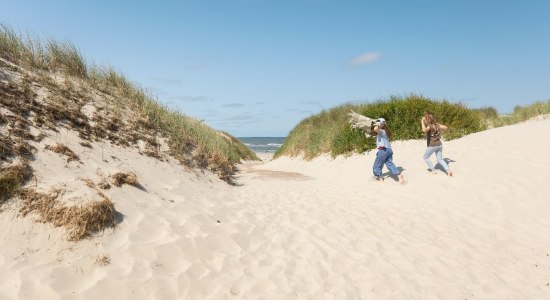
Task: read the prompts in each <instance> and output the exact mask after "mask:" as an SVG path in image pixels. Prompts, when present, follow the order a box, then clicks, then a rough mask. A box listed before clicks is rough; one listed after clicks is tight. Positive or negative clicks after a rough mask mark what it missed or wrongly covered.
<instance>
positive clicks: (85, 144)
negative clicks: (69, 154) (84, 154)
mask: <svg viewBox="0 0 550 300" xmlns="http://www.w3.org/2000/svg"><path fill="white" fill-rule="evenodd" d="M80 146H82V147H86V148H90V149H92V148H93V147H92V144H90V143H88V142H80Z"/></svg>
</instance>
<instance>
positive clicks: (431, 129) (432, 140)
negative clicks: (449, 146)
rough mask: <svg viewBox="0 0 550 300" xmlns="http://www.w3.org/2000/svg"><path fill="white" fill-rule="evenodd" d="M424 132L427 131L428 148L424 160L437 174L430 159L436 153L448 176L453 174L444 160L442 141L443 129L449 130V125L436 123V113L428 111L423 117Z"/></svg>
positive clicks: (430, 169)
mask: <svg viewBox="0 0 550 300" xmlns="http://www.w3.org/2000/svg"><path fill="white" fill-rule="evenodd" d="M420 123H421V124H422V132H424V133H426V143H427V146H428V147H427V148H426V151H425V152H424V161H425V162H426V164H427V165H428V169H429V171H430V172H431V173H432V174H435V173H436V172H435V169H434V166H433V164H432V161H431V160H430V156H432V154H434V153H435V157H436V158H437V162H438V163H439V164H440V165H441V166H442V167H443V169H444V170H445V173H447V175H448V176H453V172H452V171H451V170H450V169H449V166H448V165H447V163H446V162H445V160H443V143H441V131H442V130H447V126H445V125H443V124H438V123H436V119H435V116H434V114H432V113H429V112H426V113H424V117H423V118H422V120H421V122H420Z"/></svg>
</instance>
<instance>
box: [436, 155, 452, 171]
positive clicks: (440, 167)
mask: <svg viewBox="0 0 550 300" xmlns="http://www.w3.org/2000/svg"><path fill="white" fill-rule="evenodd" d="M443 160H444V161H445V163H447V166H449V169H451V163H454V162H456V160H453V159H451V158H448V157H446V158H444V159H443ZM434 169H437V170H439V171H441V172H443V173H445V169H443V166H442V165H441V164H439V163H436V165H435V166H434Z"/></svg>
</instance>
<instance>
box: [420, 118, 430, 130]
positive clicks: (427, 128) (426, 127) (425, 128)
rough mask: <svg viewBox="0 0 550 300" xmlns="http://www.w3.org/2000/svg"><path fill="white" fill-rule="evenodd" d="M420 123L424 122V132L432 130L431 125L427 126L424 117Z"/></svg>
mask: <svg viewBox="0 0 550 300" xmlns="http://www.w3.org/2000/svg"><path fill="white" fill-rule="evenodd" d="M420 123H421V124H422V132H428V131H430V127H428V126H426V119H424V118H422V120H421V121H420Z"/></svg>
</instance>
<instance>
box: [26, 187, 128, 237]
mask: <svg viewBox="0 0 550 300" xmlns="http://www.w3.org/2000/svg"><path fill="white" fill-rule="evenodd" d="M60 193H61V191H59V190H57V191H53V192H52V193H50V194H42V193H38V192H36V191H34V190H32V189H24V190H21V191H20V193H19V194H20V197H21V199H22V200H23V203H22V206H21V208H20V211H19V212H20V213H21V214H22V215H23V216H26V215H28V214H29V213H36V214H37V215H38V216H39V221H40V222H42V223H49V224H52V225H53V226H54V227H64V228H65V229H66V230H67V231H68V234H69V240H70V241H79V240H82V239H84V238H86V237H88V236H90V235H92V234H94V233H96V232H100V231H102V230H104V229H106V228H112V227H115V226H116V224H117V222H116V210H115V207H114V204H113V202H111V200H109V199H107V198H103V199H101V200H100V201H94V202H91V203H88V204H85V205H82V206H64V205H62V204H61V203H60V202H59V201H58V197H59V195H60Z"/></svg>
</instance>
